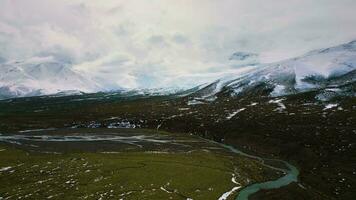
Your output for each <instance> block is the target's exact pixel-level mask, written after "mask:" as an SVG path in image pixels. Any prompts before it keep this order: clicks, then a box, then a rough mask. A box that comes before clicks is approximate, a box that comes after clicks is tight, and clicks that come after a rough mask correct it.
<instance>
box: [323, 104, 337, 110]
mask: <svg viewBox="0 0 356 200" xmlns="http://www.w3.org/2000/svg"><path fill="white" fill-rule="evenodd" d="M337 106H338V104H336V103H335V104H334V103H331V104H327V105H326V106H325V108H324V110H328V109H331V108H335V107H337Z"/></svg>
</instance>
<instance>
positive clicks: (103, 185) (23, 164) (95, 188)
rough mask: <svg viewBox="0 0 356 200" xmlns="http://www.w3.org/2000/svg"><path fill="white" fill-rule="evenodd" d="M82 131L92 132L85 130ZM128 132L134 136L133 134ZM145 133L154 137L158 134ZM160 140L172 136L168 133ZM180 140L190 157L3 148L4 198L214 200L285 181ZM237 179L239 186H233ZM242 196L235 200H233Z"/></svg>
mask: <svg viewBox="0 0 356 200" xmlns="http://www.w3.org/2000/svg"><path fill="white" fill-rule="evenodd" d="M80 131H81V132H86V130H85V129H81V130H80ZM100 131H105V129H98V131H95V130H91V131H90V133H95V132H97V133H99V134H100ZM116 131H117V130H116ZM122 131H123V132H125V133H127V134H131V133H133V132H134V130H132V129H127V130H122ZM140 131H141V132H144V133H146V134H148V135H150V134H153V133H155V131H150V130H140ZM60 132H61V131H59V130H57V131H53V133H50V134H56V135H58V134H59V133H60ZM64 132H65V131H64ZM74 132H76V131H74ZM65 134H68V133H65ZM160 134H162V135H164V136H167V135H169V136H171V134H170V133H167V132H160ZM173 136H174V135H173ZM174 138H175V140H176V141H178V140H179V142H180V143H182V144H185V145H186V144H188V143H189V142H194V144H197V145H195V146H193V145H192V146H190V147H187V148H188V149H186V150H184V151H183V150H182V149H179V150H178V149H175V148H176V147H174V146H173V145H172V146H170V147H168V149H167V148H165V151H157V150H152V147H151V146H150V145H148V147H147V148H146V147H144V148H134V149H133V148H127V149H121V151H118V149H113V150H115V151H101V150H100V145H103V144H99V143H98V144H97V143H92V145H93V146H95V145H97V149H95V150H92V149H90V150H86V149H85V146H83V145H82V146H81V147H80V149H79V150H77V151H75V152H67V151H64V150H65V149H64V147H60V146H59V147H57V149H56V151H49V152H48V151H47V149H45V148H42V147H41V146H39V147H36V148H34V149H33V148H30V147H27V146H25V145H24V144H22V145H18V144H8V143H4V142H2V143H1V144H0V197H1V199H152V200H155V199H184V200H186V199H194V200H199V199H201V200H210V199H212V200H213V199H218V198H219V197H220V196H221V195H222V194H224V193H225V192H227V191H230V190H231V189H232V188H233V187H236V186H241V188H242V187H243V186H246V185H248V184H251V183H255V182H263V181H266V180H272V179H275V178H277V177H279V176H281V174H279V173H277V172H276V171H274V170H271V169H269V168H266V167H264V166H263V165H261V163H260V162H258V161H256V160H253V159H249V158H246V157H242V156H239V155H237V154H233V153H232V152H229V151H228V150H226V149H223V148H219V146H214V144H213V143H208V142H206V141H205V140H199V138H197V137H193V136H189V135H184V134H180V135H179V136H178V135H177V137H174ZM75 145H79V146H80V144H75ZM119 145H120V144H118V146H119ZM212 145H213V146H212ZM32 146H33V145H32ZM18 147H19V148H18ZM213 147H214V148H215V149H214V148H213ZM61 148H63V149H61ZM209 148H210V150H209ZM233 177H235V180H236V182H238V183H239V184H236V183H234V182H232V178H233ZM236 195H237V193H235V194H233V195H231V196H230V199H233V198H234V197H236Z"/></svg>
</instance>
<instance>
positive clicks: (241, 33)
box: [0, 0, 356, 88]
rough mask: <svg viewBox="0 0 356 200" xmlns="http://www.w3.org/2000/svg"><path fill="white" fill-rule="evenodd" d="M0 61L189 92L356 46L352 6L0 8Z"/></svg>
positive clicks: (177, 1) (210, 3)
mask: <svg viewBox="0 0 356 200" xmlns="http://www.w3.org/2000/svg"><path fill="white" fill-rule="evenodd" d="M0 3H1V7H0V62H6V61H8V60H24V59H28V58H31V57H35V56H37V57H38V56H49V55H51V56H55V57H56V58H57V59H58V60H61V61H63V62H68V63H72V64H73V67H74V68H76V69H77V70H83V71H86V72H87V73H91V74H93V75H94V76H97V77H99V78H101V79H105V80H107V81H109V82H113V83H114V85H115V84H116V85H119V86H121V87H127V88H135V87H167V86H172V87H177V86H178V87H189V86H191V85H193V84H200V83H203V82H205V81H208V80H210V79H213V78H214V77H215V76H214V75H213V74H224V72H228V71H229V70H233V69H234V65H233V64H232V63H231V62H230V61H229V60H228V58H229V57H230V56H231V54H233V53H234V52H236V51H242V52H243V51H247V52H254V53H258V54H260V58H261V60H262V61H263V62H272V61H276V60H281V59H285V58H289V57H293V56H298V55H300V54H302V53H305V52H307V51H309V50H312V49H316V48H322V47H328V46H332V45H337V44H340V43H343V42H347V41H350V40H353V39H356V17H355V14H354V10H355V9H356V1H354V0H339V1H334V0H313V1H310V0H288V1H285V0H273V1H259V0H219V1H217V0H170V1H167V0H150V1H144V0H130V1H127V0H106V1H94V0H93V1H90V0H62V1H56V0H28V1H25V0H0Z"/></svg>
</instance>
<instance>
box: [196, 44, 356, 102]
mask: <svg viewBox="0 0 356 200" xmlns="http://www.w3.org/2000/svg"><path fill="white" fill-rule="evenodd" d="M355 81H356V40H355V41H352V42H349V43H346V44H342V45H339V46H335V47H331V48H326V49H321V50H315V51H311V52H309V53H307V54H305V55H303V56H300V57H297V58H293V59H288V60H284V61H280V62H276V63H270V64H259V65H256V66H255V67H254V68H253V69H252V70H249V71H247V72H245V73H242V74H239V75H236V76H234V77H233V78H232V76H228V77H223V78H220V79H218V80H216V81H215V82H213V83H211V84H209V85H208V86H206V87H205V88H203V89H201V90H199V91H197V92H195V94H194V95H193V96H195V97H196V98H198V99H199V98H203V99H214V98H215V97H216V96H217V94H218V93H222V92H229V93H230V94H232V95H239V94H241V93H244V92H246V91H253V90H254V88H257V87H258V88H261V87H263V88H264V90H266V91H269V95H270V96H281V95H288V94H295V93H300V92H305V91H310V90H320V89H324V90H326V91H334V92H341V93H342V92H345V91H344V90H350V87H348V85H349V84H354V83H355ZM336 88H337V89H336ZM351 95H355V94H354V92H352V94H351Z"/></svg>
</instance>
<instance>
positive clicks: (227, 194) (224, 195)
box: [218, 174, 241, 200]
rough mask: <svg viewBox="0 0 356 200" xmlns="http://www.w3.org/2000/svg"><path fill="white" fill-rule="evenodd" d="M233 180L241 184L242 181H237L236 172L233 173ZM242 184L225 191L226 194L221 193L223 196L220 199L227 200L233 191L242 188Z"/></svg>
mask: <svg viewBox="0 0 356 200" xmlns="http://www.w3.org/2000/svg"><path fill="white" fill-rule="evenodd" d="M231 181H232V182H233V183H234V184H236V185H240V183H238V182H237V180H236V176H235V174H232V178H231ZM240 188H241V186H236V187H233V188H232V189H231V190H230V191H228V192H225V193H224V194H222V195H221V197H220V198H219V199H218V200H226V199H227V198H228V197H229V196H230V195H231V194H232V193H234V192H235V191H236V190H238V189H240Z"/></svg>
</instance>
